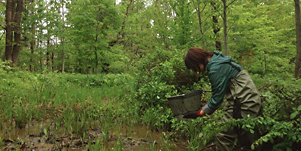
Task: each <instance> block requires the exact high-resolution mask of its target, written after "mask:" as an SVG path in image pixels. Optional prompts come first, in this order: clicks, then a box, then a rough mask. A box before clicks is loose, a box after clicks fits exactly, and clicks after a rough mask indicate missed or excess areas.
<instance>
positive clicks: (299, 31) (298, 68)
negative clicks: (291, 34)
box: [294, 0, 301, 78]
mask: <svg viewBox="0 0 301 151" xmlns="http://www.w3.org/2000/svg"><path fill="white" fill-rule="evenodd" d="M294 1H295V22H296V44H297V55H296V63H295V78H301V21H300V20H301V17H300V15H301V14H300V1H299V0H294Z"/></svg>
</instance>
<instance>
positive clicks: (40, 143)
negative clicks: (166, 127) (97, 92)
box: [0, 121, 187, 151]
mask: <svg viewBox="0 0 301 151" xmlns="http://www.w3.org/2000/svg"><path fill="white" fill-rule="evenodd" d="M62 129H63V128H62ZM62 129H60V130H59V129H55V128H54V123H52V122H51V121H45V122H42V123H41V122H39V123H38V122H32V123H31V124H28V125H26V127H25V128H22V129H18V128H15V129H11V128H9V127H5V126H3V127H2V130H0V138H1V140H2V143H1V144H0V146H1V148H2V149H1V150H39V151H40V150H41V151H43V150H47V151H49V150H68V151H69V150H72V151H81V150H88V145H89V144H90V145H92V146H93V145H95V144H96V143H97V141H100V140H101V145H102V146H103V147H105V148H106V150H111V149H112V148H113V147H114V146H115V145H116V143H117V142H118V141H119V142H121V143H122V145H121V146H122V150H126V151H140V150H149V149H150V146H153V149H155V150H157V149H162V148H164V147H166V145H168V142H165V141H164V142H163V141H162V138H163V137H164V136H163V135H164V133H162V132H157V131H151V130H149V129H148V128H147V127H145V126H141V125H140V126H133V127H127V128H120V130H118V131H116V132H111V134H104V132H103V131H102V130H101V128H97V127H96V128H91V129H89V130H87V131H86V132H85V137H84V138H83V136H81V137H78V136H76V135H75V134H72V133H68V132H64V131H63V130H62ZM104 135H106V136H105V139H103V138H104ZM0 142H1V141H0ZM171 143H172V142H171ZM186 146H187V143H186V142H185V141H178V142H177V143H176V144H175V145H174V146H173V148H174V149H176V150H178V151H184V150H186Z"/></svg>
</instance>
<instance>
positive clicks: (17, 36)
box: [5, 0, 23, 66]
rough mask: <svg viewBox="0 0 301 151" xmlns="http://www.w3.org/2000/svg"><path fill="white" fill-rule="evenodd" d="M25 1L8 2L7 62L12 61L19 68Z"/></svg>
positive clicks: (12, 0) (10, 0) (9, 0)
mask: <svg viewBox="0 0 301 151" xmlns="http://www.w3.org/2000/svg"><path fill="white" fill-rule="evenodd" d="M22 12H23V0H16V1H14V0H7V2H6V46H5V56H6V57H5V60H11V61H12V64H11V65H12V66H17V64H18V55H19V51H20V45H21V17H22Z"/></svg>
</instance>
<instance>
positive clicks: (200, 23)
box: [197, 0, 206, 49]
mask: <svg viewBox="0 0 301 151" xmlns="http://www.w3.org/2000/svg"><path fill="white" fill-rule="evenodd" d="M205 7H206V5H205ZM205 7H204V8H205ZM197 13H198V18H199V26H200V32H201V36H202V45H203V49H206V44H205V38H204V29H203V22H202V16H201V10H200V2H199V0H198V1H197Z"/></svg>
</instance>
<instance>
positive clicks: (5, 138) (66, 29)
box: [0, 0, 301, 151]
mask: <svg viewBox="0 0 301 151" xmlns="http://www.w3.org/2000/svg"><path fill="white" fill-rule="evenodd" d="M0 13H1V15H0V57H1V61H0V148H1V149H0V150H87V151H88V150H96V151H97V150H103V151H105V150H113V151H121V150H129V151H130V150H139V151H140V150H150V151H157V150H158V151H159V150H166V151H169V150H177V151H186V150H189V151H196V150H203V151H210V150H214V148H215V145H214V143H213V141H214V136H215V135H216V134H217V133H219V132H220V131H222V130H224V129H233V128H236V127H239V128H241V129H243V130H244V131H247V132H250V133H252V134H253V133H254V130H255V129H258V130H259V132H260V138H258V139H257V140H255V141H254V142H253V143H252V145H251V146H250V148H251V149H252V150H273V151H282V150H286V151H293V150H294V151H295V150H301V149H300V148H301V118H300V116H301V80H300V79H301V13H300V1H299V0H294V1H292V0H1V4H0ZM191 47H199V48H203V49H205V50H208V51H212V52H213V51H219V52H222V53H223V54H224V55H227V56H231V57H232V60H233V61H235V62H237V63H238V64H240V65H241V66H242V67H243V68H244V70H246V71H247V72H248V73H249V74H250V76H251V77H252V79H253V81H254V83H255V85H256V87H257V89H258V90H259V92H260V94H261V98H262V104H263V114H262V116H259V117H256V118H243V119H230V120H227V121H223V120H221V119H222V117H223V115H224V111H223V110H222V107H221V109H218V110H217V111H216V112H215V113H214V114H212V115H208V116H207V115H206V116H204V117H199V118H196V119H191V120H179V119H178V118H175V117H174V115H173V112H172V110H171V108H170V106H169V104H168V99H167V98H168V97H170V96H176V95H179V94H185V93H189V92H192V91H197V90H202V99H201V100H200V101H201V102H202V104H206V102H208V100H209V99H210V97H211V93H210V90H211V85H210V82H209V79H208V76H207V75H206V73H205V74H204V73H196V72H192V71H191V70H189V69H187V68H186V66H185V63H184V56H185V53H186V52H187V50H188V49H189V48H191ZM224 102H225V101H224ZM222 106H223V105H222ZM233 147H234V148H235V150H240V149H241V148H240V147H241V146H240V144H239V143H237V142H236V143H235V144H234V146H233Z"/></svg>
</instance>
